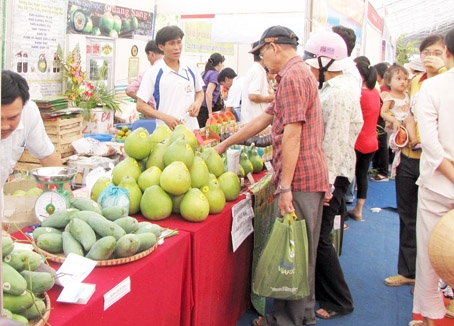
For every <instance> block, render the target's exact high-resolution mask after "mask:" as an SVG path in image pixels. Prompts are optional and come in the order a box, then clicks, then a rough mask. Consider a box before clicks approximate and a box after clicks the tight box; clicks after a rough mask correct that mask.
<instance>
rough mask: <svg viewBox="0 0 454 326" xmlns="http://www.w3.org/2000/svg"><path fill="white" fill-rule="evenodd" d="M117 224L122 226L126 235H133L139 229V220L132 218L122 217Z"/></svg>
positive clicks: (116, 221)
mask: <svg viewBox="0 0 454 326" xmlns="http://www.w3.org/2000/svg"><path fill="white" fill-rule="evenodd" d="M114 223H115V224H118V225H119V226H121V228H122V229H123V230H125V232H126V233H133V232H135V231H136V230H137V229H138V227H139V222H138V221H137V219H135V218H134V217H131V216H125V217H120V218H119V219H117V220H115V221H114Z"/></svg>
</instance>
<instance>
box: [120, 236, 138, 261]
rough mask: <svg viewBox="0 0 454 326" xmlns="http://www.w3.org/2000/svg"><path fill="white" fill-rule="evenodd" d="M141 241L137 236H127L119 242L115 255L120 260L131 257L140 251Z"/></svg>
mask: <svg viewBox="0 0 454 326" xmlns="http://www.w3.org/2000/svg"><path fill="white" fill-rule="evenodd" d="M139 247H140V241H139V238H138V237H137V235H136V234H125V235H124V236H122V237H121V238H120V239H118V241H117V245H116V246H115V250H114V255H115V257H118V258H124V257H130V256H132V255H134V254H135V253H136V252H137V250H139Z"/></svg>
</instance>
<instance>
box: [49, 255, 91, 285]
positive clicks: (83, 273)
mask: <svg viewBox="0 0 454 326" xmlns="http://www.w3.org/2000/svg"><path fill="white" fill-rule="evenodd" d="M96 264H97V262H96V261H94V260H91V259H88V258H85V257H82V256H79V255H76V254H72V253H71V254H69V255H68V256H67V257H66V259H65V261H64V262H63V264H62V265H61V266H60V268H59V269H58V271H57V275H58V278H57V280H56V281H55V283H56V284H58V285H61V286H63V287H66V286H67V285H71V284H75V283H81V282H82V281H83V280H84V279H85V278H86V277H87V276H88V275H90V273H91V271H92V270H93V269H94V268H95V266H96Z"/></svg>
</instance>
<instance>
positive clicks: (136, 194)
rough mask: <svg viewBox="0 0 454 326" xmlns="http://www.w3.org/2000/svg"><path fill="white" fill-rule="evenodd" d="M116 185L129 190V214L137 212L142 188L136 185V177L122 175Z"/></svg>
mask: <svg viewBox="0 0 454 326" xmlns="http://www.w3.org/2000/svg"><path fill="white" fill-rule="evenodd" d="M118 186H119V187H120V188H124V189H126V190H128V191H129V194H128V197H129V214H137V213H138V212H139V210H140V200H141V199H142V190H140V188H139V186H138V185H137V182H136V179H134V178H133V177H130V176H128V175H127V176H124V177H123V178H122V179H121V181H120V183H119V184H118Z"/></svg>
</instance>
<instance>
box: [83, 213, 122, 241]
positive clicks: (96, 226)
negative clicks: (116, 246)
mask: <svg viewBox="0 0 454 326" xmlns="http://www.w3.org/2000/svg"><path fill="white" fill-rule="evenodd" d="M87 223H88V224H89V225H90V226H91V228H92V229H93V230H95V232H96V233H97V234H99V235H100V236H101V237H106V236H109V235H110V236H113V237H114V238H115V239H116V240H118V239H120V237H122V236H123V235H125V234H126V232H125V230H123V228H122V227H121V226H120V225H118V224H115V223H114V222H112V221H110V220H108V219H106V218H105V217H104V216H101V217H98V216H95V215H93V216H89V217H88V220H87Z"/></svg>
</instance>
